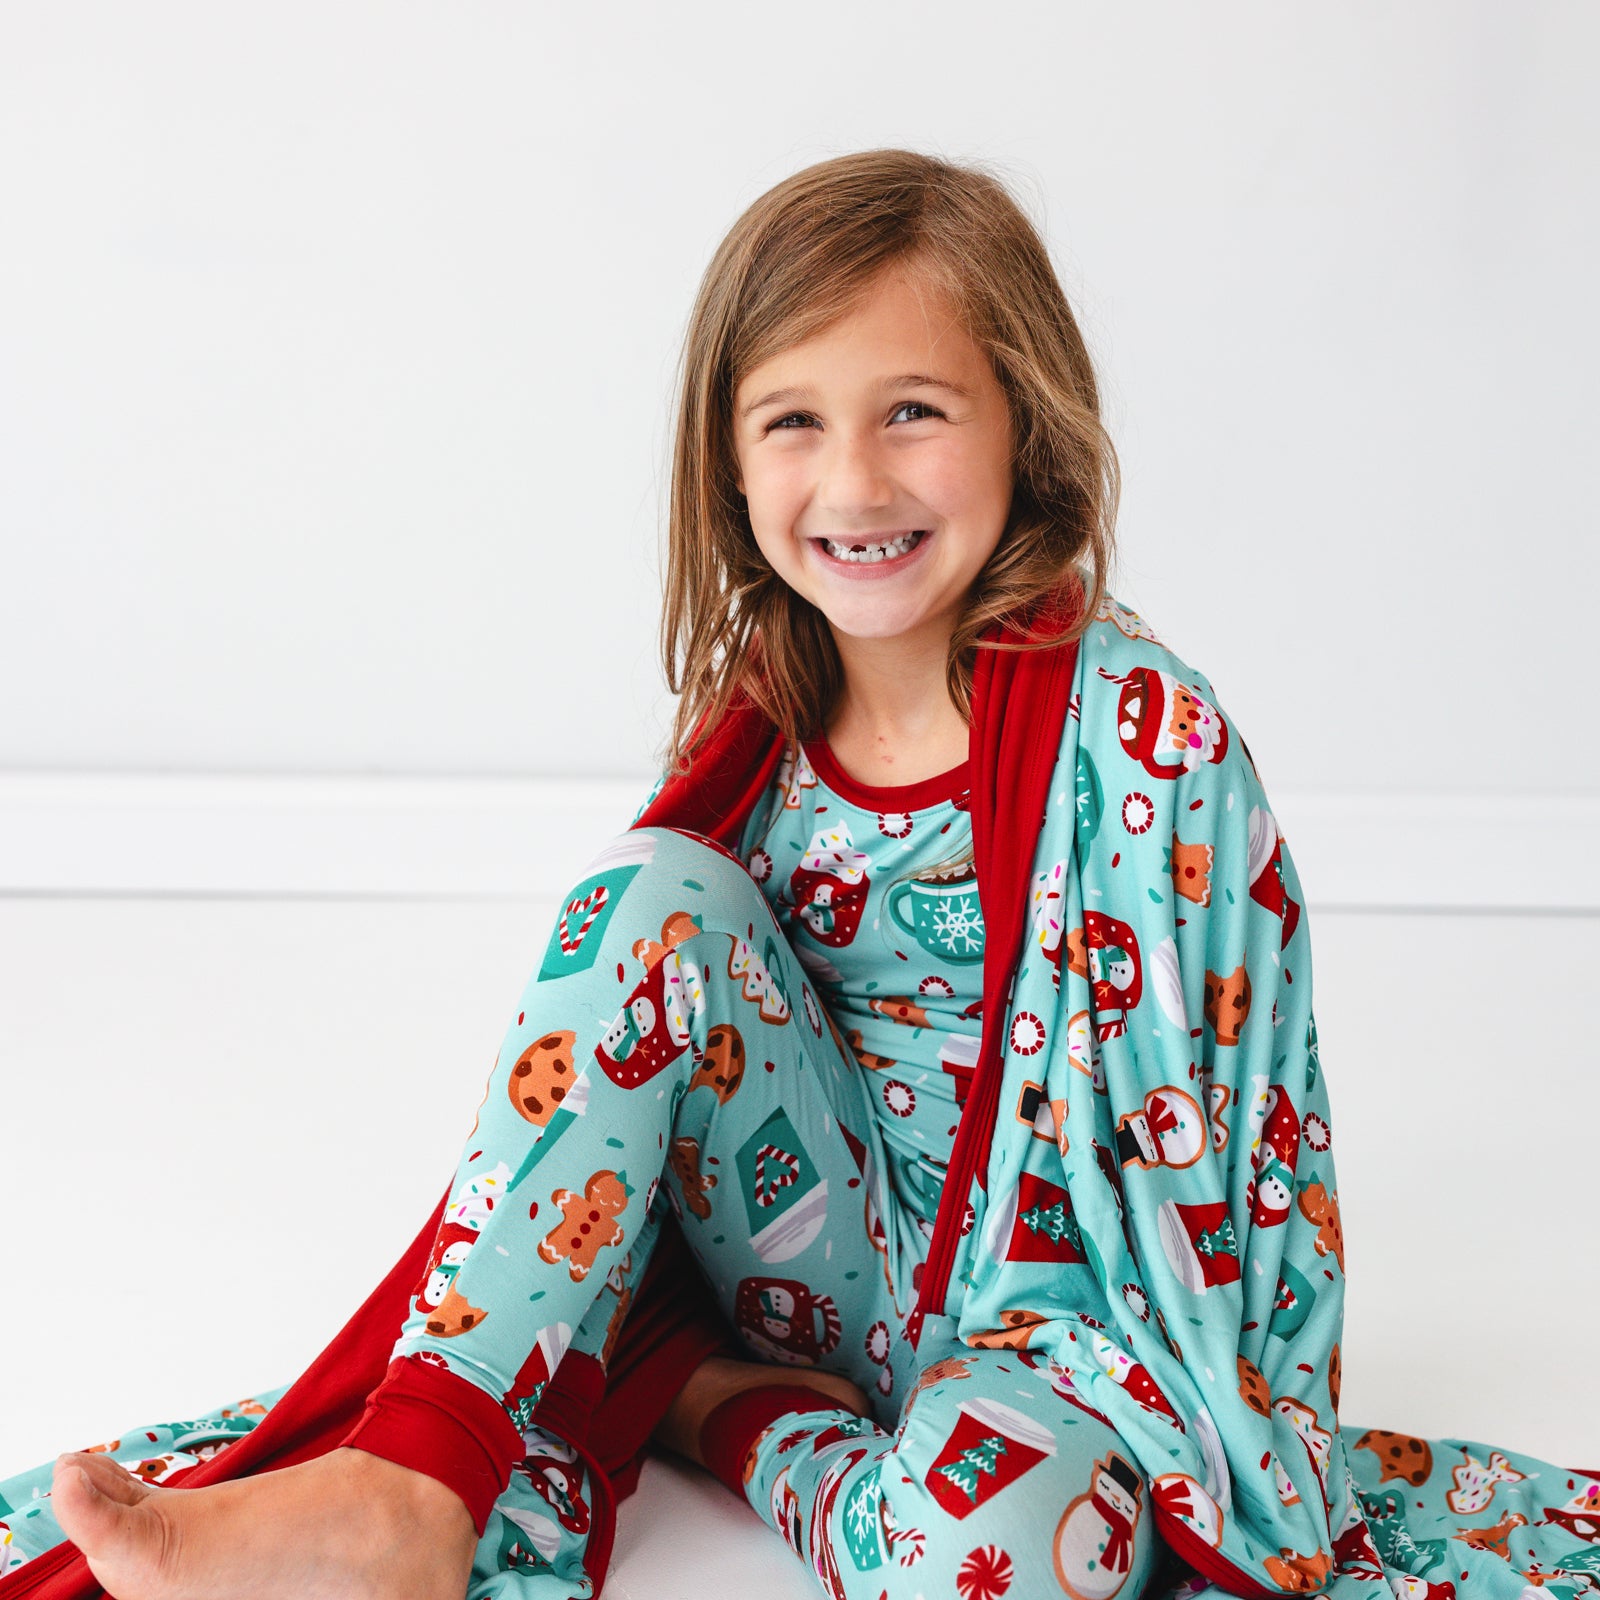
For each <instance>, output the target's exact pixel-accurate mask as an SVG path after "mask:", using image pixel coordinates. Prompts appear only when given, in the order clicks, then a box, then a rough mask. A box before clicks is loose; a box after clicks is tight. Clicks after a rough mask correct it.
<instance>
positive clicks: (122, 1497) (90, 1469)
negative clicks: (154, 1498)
mask: <svg viewBox="0 0 1600 1600" xmlns="http://www.w3.org/2000/svg"><path fill="white" fill-rule="evenodd" d="M72 1468H76V1469H77V1470H78V1471H80V1472H82V1473H83V1474H84V1476H85V1477H86V1478H87V1479H88V1480H89V1486H90V1488H91V1489H93V1490H95V1491H97V1492H98V1493H100V1494H102V1495H104V1496H105V1497H106V1498H107V1499H109V1500H115V1501H116V1502H117V1503H118V1504H119V1505H125V1506H132V1505H137V1504H138V1503H139V1502H140V1501H141V1500H143V1499H145V1498H146V1497H147V1496H148V1495H149V1494H150V1493H151V1492H152V1491H151V1488H150V1485H149V1484H147V1483H145V1482H143V1481H142V1480H141V1479H139V1478H136V1477H134V1475H133V1474H132V1473H131V1472H129V1471H128V1469H127V1468H126V1467H123V1466H119V1465H118V1464H117V1463H116V1462H115V1461H113V1460H111V1459H110V1457H108V1456H104V1455H98V1454H93V1453H90V1452H87V1451H85V1452H81V1453H80V1452H73V1453H70V1454H68V1455H64V1456H59V1457H57V1459H56V1477H57V1478H58V1479H59V1478H60V1477H61V1474H62V1472H63V1471H67V1470H70V1469H72Z"/></svg>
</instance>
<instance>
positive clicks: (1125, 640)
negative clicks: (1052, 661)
mask: <svg viewBox="0 0 1600 1600" xmlns="http://www.w3.org/2000/svg"><path fill="white" fill-rule="evenodd" d="M1074 690H1075V695H1076V698H1077V705H1076V707H1075V708H1074V709H1075V710H1076V713H1077V716H1078V721H1079V738H1080V740H1081V741H1082V742H1083V743H1084V744H1086V745H1087V746H1088V747H1089V748H1090V749H1091V750H1093V751H1096V752H1104V753H1105V754H1106V755H1109V756H1112V757H1113V758H1114V759H1115V760H1117V762H1118V763H1119V764H1120V763H1121V762H1122V761H1123V760H1126V759H1131V760H1132V761H1133V762H1134V763H1136V764H1137V765H1138V766H1139V767H1141V768H1142V769H1143V770H1144V773H1145V775H1146V776H1148V777H1150V778H1156V779H1171V778H1179V777H1188V776H1190V775H1194V774H1197V773H1198V772H1200V771H1202V770H1205V769H1211V770H1213V771H1215V770H1216V769H1218V768H1219V767H1221V766H1222V764H1224V763H1227V764H1228V765H1229V766H1231V765H1232V763H1233V761H1234V760H1235V759H1236V758H1237V756H1239V755H1240V754H1242V755H1243V756H1244V757H1245V758H1246V759H1247V760H1248V758H1249V752H1248V750H1247V749H1244V748H1243V745H1242V741H1240V740H1239V739H1238V738H1237V737H1236V736H1235V735H1234V734H1233V733H1232V732H1231V731H1230V728H1229V722H1228V718H1227V717H1226V716H1225V715H1224V713H1223V711H1222V708H1221V707H1220V705H1219V704H1218V701H1217V695H1216V691H1215V690H1214V689H1213V688H1212V686H1211V680H1210V679H1209V678H1207V677H1206V675H1205V674H1204V673H1203V672H1201V671H1199V670H1198V669H1197V668H1196V667H1194V666H1193V665H1192V664H1191V663H1190V662H1189V661H1188V660H1187V659H1185V658H1184V657H1183V656H1180V655H1179V654H1178V653H1177V652H1176V651H1175V650H1173V649H1172V648H1171V646H1169V645H1168V644H1166V643H1165V642H1164V641H1163V640H1162V639H1161V637H1160V636H1159V635H1158V634H1157V633H1156V631H1155V629H1154V628H1152V627H1151V625H1150V624H1149V623H1148V622H1147V621H1146V620H1145V619H1144V618H1143V617H1142V616H1140V615H1139V613H1138V612H1137V611H1134V610H1132V609H1131V608H1130V607H1128V606H1125V605H1123V604H1122V603H1121V601H1119V600H1117V599H1116V598H1115V597H1114V596H1112V595H1109V594H1108V595H1107V596H1106V597H1105V599H1104V601H1103V602H1102V603H1101V606H1100V609H1099V610H1098V611H1097V612H1096V613H1095V617H1094V621H1093V622H1091V623H1090V625H1089V627H1088V628H1087V629H1086V630H1085V632H1084V634H1083V638H1082V640H1081V641H1080V644H1079V655H1078V668H1077V673H1076V681H1075V685H1074Z"/></svg>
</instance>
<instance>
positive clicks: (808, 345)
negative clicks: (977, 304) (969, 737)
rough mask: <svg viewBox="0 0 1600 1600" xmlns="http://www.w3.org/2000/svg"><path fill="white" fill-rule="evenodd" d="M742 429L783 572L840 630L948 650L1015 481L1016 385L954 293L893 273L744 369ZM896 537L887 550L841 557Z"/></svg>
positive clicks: (773, 556)
mask: <svg viewBox="0 0 1600 1600" xmlns="http://www.w3.org/2000/svg"><path fill="white" fill-rule="evenodd" d="M733 431H734V446H735V450H736V452H737V455H738V465H739V488H740V490H741V491H742V492H743V494H744V495H745V498H746V500H747V501H748V504H749V510H750V525H751V527H752V529H753V530H754V532H755V538H756V543H757V544H758V545H759V546H760V548H761V552H762V554H763V555H764V556H765V557H766V558H767V560H768V561H769V562H770V563H771V564H772V567H773V570H774V571H775V572H777V574H778V576H779V577H781V578H782V579H783V581H784V582H785V583H787V584H788V585H789V586H790V588H792V589H794V590H796V591H797V592H798V593H799V594H801V595H803V596H805V598H806V599H807V600H809V601H811V603H812V604H813V605H815V606H816V607H817V608H818V610H820V611H821V612H822V613H823V615H824V616H825V617H827V619H828V621H829V623H830V624H831V625H832V627H833V630H834V633H835V635H836V636H838V635H840V634H843V635H848V636H851V637H854V638H859V639H903V640H905V641H906V642H908V643H917V644H921V645H923V646H925V647H927V648H928V649H929V650H930V651H932V650H935V649H937V650H939V651H941V652H942V650H943V648H944V647H945V646H947V645H948V643H949V639H950V635H951V633H952V631H953V630H954V627H955V623H956V620H957V618H958V617H959V615H960V611H961V606H962V602H963V601H964V599H965V597H966V595H967V592H968V590H969V589H970V588H971V587H972V584H973V581H974V580H975V579H976V578H977V576H978V574H979V573H980V572H981V571H982V570H983V567H984V564H985V563H986V562H987V561H988V559H989V557H990V555H991V554H992V553H993V552H994V549H995V546H996V545H997V544H999V542H1000V535H1001V534H1002V532H1003V531H1004V529H1005V524H1006V517H1007V515H1008V514H1009V512H1010V509H1011V491H1012V483H1013V474H1012V466H1011V457H1012V428H1011V416H1010V409H1009V407H1008V406H1007V404H1006V397H1005V392H1004V391H1003V390H1002V389H1001V387H1000V385H999V382H998V381H997V380H996V378H995V375H994V371H993V368H992V367H991V366H990V364H989V360H988V357H987V356H986V355H985V354H984V352H983V350H982V349H981V348H980V347H979V346H978V345H977V344H975V343H974V342H973V340H972V338H971V337H970V336H969V335H968V334H967V332H966V331H965V330H964V329H963V328H962V327H960V325H959V324H958V322H957V321H956V318H955V314H954V311H953V308H952V307H951V306H950V305H949V303H948V301H946V300H945V298H944V297H943V296H942V295H940V294H938V293H936V292H934V291H933V290H931V289H921V290H919V289H918V288H916V287H915V286H914V285H913V283H912V282H911V281H910V280H909V279H908V278H907V277H906V276H905V275H904V274H903V273H901V272H898V271H893V270H891V271H890V272H887V273H885V274H884V275H883V276H882V277H880V278H879V280H878V282H877V284H876V285H875V286H874V288H873V289H872V290H871V291H870V292H869V293H868V295H867V296H866V297H865V298H864V299H863V300H862V301H861V303H860V304H859V305H857V307H856V308H855V309H854V310H853V311H852V312H850V313H849V314H848V315H847V316H845V317H844V318H842V319H841V320H840V321H839V322H837V323H835V324H834V325H833V326H832V327H831V328H828V329H826V330H824V331H823V332H822V333H820V334H818V335H816V336H815V337H814V338H811V339H808V340H806V341H805V343H803V344H798V345H794V346H793V347H792V348H790V349H788V350H785V351H783V352H781V353H780V354H778V355H775V356H773V357H772V358H771V359H770V360H768V361H764V362H762V364H761V365H760V366H758V367H755V368H753V369H752V370H751V371H750V372H748V373H746V374H745V376H744V378H743V379H742V380H741V381H740V383H739V385H738V388H737V390H736V392H735V394H734V397H733ZM908 538H909V539H910V541H911V545H910V548H909V550H907V549H905V548H904V546H905V544H906V541H907V539H908ZM825 540H833V541H837V543H836V545H835V548H834V551H833V552H832V553H830V550H829V547H828V545H827V544H826V543H824V541H825ZM896 540H897V541H899V543H898V544H896V545H895V546H894V547H893V548H891V549H890V550H889V551H888V553H887V554H886V555H884V556H882V557H881V558H880V557H879V556H878V552H877V551H875V550H874V551H870V552H869V559H868V560H866V561H861V560H856V561H850V560H846V559H840V558H839V552H840V550H841V549H844V550H847V549H849V547H850V546H852V545H856V546H862V545H869V544H873V543H881V542H883V541H896Z"/></svg>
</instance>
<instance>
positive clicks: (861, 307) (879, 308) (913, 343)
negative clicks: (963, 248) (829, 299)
mask: <svg viewBox="0 0 1600 1600" xmlns="http://www.w3.org/2000/svg"><path fill="white" fill-rule="evenodd" d="M987 366H988V362H987V359H986V356H985V353H984V351H983V349H982V348H981V346H980V345H979V344H978V343H977V341H976V340H974V339H973V337H972V335H971V333H970V332H969V331H968V329H967V327H966V324H965V319H964V317H963V316H962V315H961V312H960V309H959V308H958V307H957V306H956V305H955V304H954V303H953V302H952V301H951V300H950V298H949V297H948V296H947V295H945V294H944V293H943V292H942V291H940V290H938V289H936V288H934V287H932V286H929V285H922V284H911V283H894V284H890V285H887V286H884V287H882V288H880V289H878V290H877V291H876V292H874V293H871V294H864V295H862V296H861V297H859V298H858V299H857V301H856V302H855V303H854V304H853V305H851V306H850V307H849V308H848V309H847V310H846V311H844V312H843V313H841V314H840V315H839V316H838V317H836V318H834V319H833V320H832V321H831V322H829V323H827V324H826V325H824V326H823V327H821V328H818V329H815V330H811V331H809V332H807V333H806V334H804V335H803V336H802V337H799V338H796V339H793V340H791V341H789V342H786V343H780V344H779V346H778V347H777V348H776V349H774V350H772V351H770V352H769V353H767V354H766V355H764V356H762V357H761V358H760V359H759V360H757V361H756V362H754V363H753V364H751V365H750V366H749V367H748V368H746V370H745V371H744V372H743V374H742V375H741V376H740V377H739V379H738V381H737V383H736V385H735V389H736V391H737V393H738V396H739V399H740V402H741V404H748V403H749V397H750V395H751V393H752V392H753V391H754V390H755V389H757V388H763V389H764V388H767V387H771V386H773V385H776V384H786V383H796V384H798V383H802V382H805V383H809V382H813V381H819V382H827V381H828V379H829V378H831V377H835V376H837V377H838V378H840V380H841V381H848V382H850V383H851V384H855V383H857V382H861V381H866V382H868V383H873V384H881V385H883V386H886V387H893V386H894V385H896V384H902V383H906V382H908V381H909V382H916V381H924V380H927V379H929V378H934V379H938V378H943V379H945V380H947V381H949V382H950V383H952V384H954V385H955V386H957V387H962V388H965V387H966V386H967V385H969V384H970V383H971V381H972V379H973V378H974V376H976V375H977V374H978V372H979V370H980V369H983V368H986V367H987Z"/></svg>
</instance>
